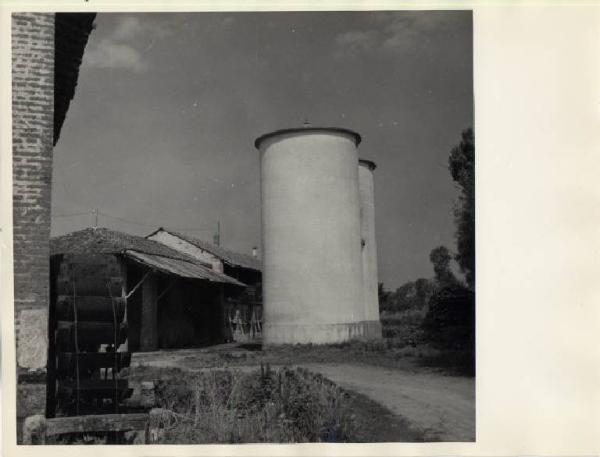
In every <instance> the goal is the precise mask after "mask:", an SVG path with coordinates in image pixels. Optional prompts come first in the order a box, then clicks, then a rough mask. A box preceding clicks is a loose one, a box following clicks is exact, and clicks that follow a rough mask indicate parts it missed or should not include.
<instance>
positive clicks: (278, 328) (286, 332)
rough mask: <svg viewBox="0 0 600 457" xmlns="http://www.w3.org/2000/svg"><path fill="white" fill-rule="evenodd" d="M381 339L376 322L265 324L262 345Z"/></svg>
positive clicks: (379, 327) (379, 326) (379, 324)
mask: <svg viewBox="0 0 600 457" xmlns="http://www.w3.org/2000/svg"><path fill="white" fill-rule="evenodd" d="M378 338H381V323H380V322H378V321H368V322H366V321H364V322H350V323H343V324H312V325H296V324H265V325H264V326H263V344H264V345H265V346H272V345H278V344H335V343H344V342H346V341H351V340H364V339H378Z"/></svg>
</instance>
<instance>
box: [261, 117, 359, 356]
mask: <svg viewBox="0 0 600 457" xmlns="http://www.w3.org/2000/svg"><path fill="white" fill-rule="evenodd" d="M360 140H361V138H360V135H358V134H357V133H356V132H353V131H351V130H346V129H340V128H323V127H304V128H296V129H286V130H278V131H275V132H272V133H268V134H266V135H263V136H261V137H259V138H258V139H257V140H256V141H255V146H256V147H257V149H258V150H259V151H260V159H261V194H262V195H261V197H262V238H263V342H264V343H265V344H267V345H269V344H294V343H315V344H323V343H336V342H342V341H347V340H349V339H352V338H362V337H363V335H364V320H365V309H364V305H363V290H362V261H361V239H360V207H359V206H360V196H359V190H358V167H357V163H358V155H357V150H356V148H357V145H358V144H359V143H360Z"/></svg>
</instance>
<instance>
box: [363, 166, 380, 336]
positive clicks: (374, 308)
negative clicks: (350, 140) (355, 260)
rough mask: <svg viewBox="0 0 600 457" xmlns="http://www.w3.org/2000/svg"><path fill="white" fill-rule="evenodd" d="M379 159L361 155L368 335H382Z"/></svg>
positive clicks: (364, 276)
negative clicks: (377, 227) (377, 215)
mask: <svg viewBox="0 0 600 457" xmlns="http://www.w3.org/2000/svg"><path fill="white" fill-rule="evenodd" d="M374 170H375V163H374V162H371V161H370V160H363V159H360V160H359V162H358V188H359V193H360V233H361V238H362V277H363V304H364V309H365V337H366V338H369V339H373V338H375V339H377V338H381V322H380V321H379V293H378V278H377V240H376V236H375V192H374V183H373V171H374Z"/></svg>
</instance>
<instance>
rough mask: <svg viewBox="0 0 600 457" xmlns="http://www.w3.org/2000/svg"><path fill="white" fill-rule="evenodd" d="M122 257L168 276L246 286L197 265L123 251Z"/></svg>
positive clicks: (137, 252)
mask: <svg viewBox="0 0 600 457" xmlns="http://www.w3.org/2000/svg"><path fill="white" fill-rule="evenodd" d="M123 255H124V256H125V257H127V258H129V259H131V260H133V261H135V262H137V263H140V264H143V265H145V266H147V267H150V268H152V269H154V270H157V271H160V272H162V273H165V274H168V275H174V276H179V277H180V278H185V279H200V280H203V281H209V282H214V283H220V284H231V285H235V286H240V287H246V284H244V283H243V282H240V281H238V280H237V279H235V278H232V277H231V276H227V275H226V274H223V273H219V272H218V271H214V270H212V269H210V268H208V267H205V266H203V265H201V264H199V263H192V262H186V261H184V260H179V259H173V258H169V257H163V256H158V255H152V254H146V253H143V252H139V251H133V250H125V251H124V252H123Z"/></svg>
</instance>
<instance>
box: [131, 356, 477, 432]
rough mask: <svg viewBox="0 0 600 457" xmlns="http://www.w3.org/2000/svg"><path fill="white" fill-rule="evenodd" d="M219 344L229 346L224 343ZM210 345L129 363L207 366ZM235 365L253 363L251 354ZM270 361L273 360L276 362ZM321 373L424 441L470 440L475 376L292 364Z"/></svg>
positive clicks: (251, 366)
mask: <svg viewBox="0 0 600 457" xmlns="http://www.w3.org/2000/svg"><path fill="white" fill-rule="evenodd" d="M223 349H224V350H229V348H227V347H225V348H223ZM212 357H216V353H215V351H214V350H202V349H185V350H178V351H164V352H163V351H159V352H153V353H134V358H133V360H132V366H136V365H149V366H155V367H169V366H173V367H179V368H187V369H190V370H206V369H209V368H207V366H209V365H207V361H209V360H210V358H212ZM240 362H241V363H240V364H239V365H237V366H235V367H231V368H235V369H240V370H247V369H256V366H257V364H256V363H252V362H251V361H250V360H248V361H246V360H244V361H240ZM277 365H278V364H277V363H272V366H273V367H275V366H277ZM295 365H297V366H302V367H305V368H307V369H309V370H311V371H313V372H318V373H321V374H322V375H323V376H325V377H327V378H329V379H330V380H331V381H333V382H335V383H336V384H338V385H339V386H340V387H342V388H345V389H347V390H352V391H355V392H357V393H360V394H363V395H365V396H367V397H369V398H370V399H372V400H374V401H376V402H377V403H379V404H381V405H382V406H384V407H385V408H387V409H389V410H390V411H391V412H392V413H394V414H396V415H398V416H401V417H403V418H404V419H406V420H407V421H408V423H409V424H410V426H411V427H413V428H415V429H418V430H420V431H421V432H423V433H424V435H425V439H426V441H474V440H475V379H474V378H468V377H459V376H445V375H443V374H439V373H436V372H432V371H425V370H423V371H419V370H403V369H398V368H394V369H392V368H385V367H381V366H370V365H363V364H352V363H341V364H336V363H330V362H327V363H324V362H319V363H313V362H300V363H297V364H295Z"/></svg>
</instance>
